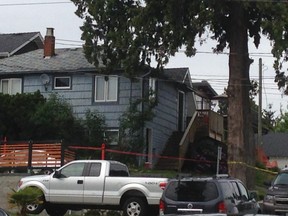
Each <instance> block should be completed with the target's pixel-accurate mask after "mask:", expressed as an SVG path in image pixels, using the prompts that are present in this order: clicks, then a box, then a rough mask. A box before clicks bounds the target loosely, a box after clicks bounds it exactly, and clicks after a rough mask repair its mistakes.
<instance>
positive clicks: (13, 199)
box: [9, 187, 43, 216]
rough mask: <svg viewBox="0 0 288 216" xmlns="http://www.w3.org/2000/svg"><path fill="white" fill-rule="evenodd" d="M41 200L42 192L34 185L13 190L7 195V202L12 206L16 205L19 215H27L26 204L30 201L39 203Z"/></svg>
mask: <svg viewBox="0 0 288 216" xmlns="http://www.w3.org/2000/svg"><path fill="white" fill-rule="evenodd" d="M42 202H43V192H42V191H41V190H40V189H39V188H36V187H27V188H24V189H22V190H19V191H15V190H13V193H12V194H10V196H9V203H10V204H11V206H12V207H17V208H18V210H19V212H18V214H19V215H21V216H25V215H27V212H26V206H27V205H28V204H31V203H35V204H41V203H42Z"/></svg>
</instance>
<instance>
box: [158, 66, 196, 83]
mask: <svg viewBox="0 0 288 216" xmlns="http://www.w3.org/2000/svg"><path fill="white" fill-rule="evenodd" d="M162 77H163V78H166V79H168V80H173V81H176V82H178V83H180V84H185V85H186V86H189V87H191V83H192V81H191V76H190V72H189V68H165V69H164V71H163V75H162Z"/></svg>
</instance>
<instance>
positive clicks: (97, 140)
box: [84, 110, 106, 147]
mask: <svg viewBox="0 0 288 216" xmlns="http://www.w3.org/2000/svg"><path fill="white" fill-rule="evenodd" d="M105 127H106V124H105V117H104V116H103V115H102V114H101V113H99V112H98V111H91V110H88V111H87V112H86V113H85V121H84V128H85V132H86V137H87V138H88V140H87V141H88V144H89V145H91V146H98V147H100V146H101V144H102V143H103V141H104V133H105Z"/></svg>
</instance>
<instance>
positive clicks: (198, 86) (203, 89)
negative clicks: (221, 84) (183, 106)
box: [192, 80, 218, 100]
mask: <svg viewBox="0 0 288 216" xmlns="http://www.w3.org/2000/svg"><path fill="white" fill-rule="evenodd" d="M192 86H193V89H194V90H195V92H196V94H198V95H200V96H201V97H204V98H208V99H210V100H211V99H213V98H214V97H215V96H217V95H218V94H217V92H216V91H215V90H214V89H213V88H212V87H211V85H210V84H209V83H208V82H207V81H206V80H202V82H193V83H192Z"/></svg>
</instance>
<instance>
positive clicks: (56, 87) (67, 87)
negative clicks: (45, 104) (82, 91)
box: [54, 76, 71, 89]
mask: <svg viewBox="0 0 288 216" xmlns="http://www.w3.org/2000/svg"><path fill="white" fill-rule="evenodd" d="M63 78H64V79H69V85H68V86H56V83H57V82H56V80H57V79H63ZM54 89H71V77H70V76H56V77H54Z"/></svg>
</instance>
